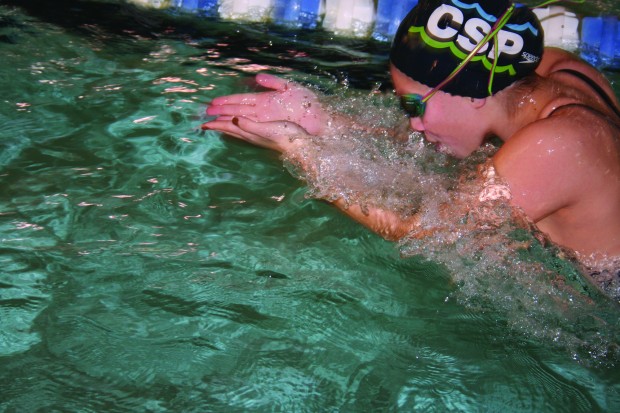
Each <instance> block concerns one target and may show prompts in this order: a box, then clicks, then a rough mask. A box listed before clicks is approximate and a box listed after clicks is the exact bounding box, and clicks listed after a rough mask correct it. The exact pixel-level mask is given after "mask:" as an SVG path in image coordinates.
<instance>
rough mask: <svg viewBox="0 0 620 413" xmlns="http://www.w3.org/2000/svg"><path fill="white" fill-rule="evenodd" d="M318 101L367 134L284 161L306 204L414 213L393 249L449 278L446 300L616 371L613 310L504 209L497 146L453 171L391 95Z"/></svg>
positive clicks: (348, 133) (568, 259) (339, 134)
mask: <svg viewBox="0 0 620 413" xmlns="http://www.w3.org/2000/svg"><path fill="white" fill-rule="evenodd" d="M321 101H322V102H323V104H324V105H325V107H327V108H328V110H333V111H335V112H339V113H345V114H346V115H348V116H351V117H353V118H355V119H357V120H358V121H359V124H363V125H371V128H370V130H371V131H372V132H369V130H368V129H367V128H359V129H356V128H347V129H346V130H343V129H338V128H331V130H330V131H329V132H328V133H326V134H325V135H323V136H318V137H312V138H310V139H308V138H305V139H308V142H307V143H306V144H305V145H303V149H301V150H299V151H298V152H296V153H292V154H288V155H287V156H285V159H284V160H285V163H286V165H287V166H288V168H289V170H290V171H291V173H292V174H293V175H295V176H296V177H298V178H300V179H302V180H304V181H306V182H307V184H308V187H309V190H308V196H309V197H314V198H318V199H325V200H328V201H333V200H335V199H338V198H342V199H344V200H345V203H346V205H353V204H358V205H360V206H361V207H362V209H365V208H368V207H369V206H372V207H377V208H382V209H387V210H390V211H395V212H397V213H398V214H400V215H401V216H402V217H403V218H407V217H411V216H413V215H416V216H417V217H418V222H419V229H420V231H416V233H415V234H411V236H408V237H405V238H404V239H403V240H401V241H400V243H399V247H400V251H401V253H402V255H404V256H412V255H421V256H423V257H425V258H427V259H429V260H432V261H434V262H437V263H441V264H443V265H444V266H445V267H446V268H447V269H448V270H449V272H450V274H451V277H452V280H453V282H454V283H455V285H456V286H457V288H456V289H455V292H454V294H453V295H452V296H450V297H447V299H454V300H457V301H458V302H460V303H462V304H463V305H466V306H468V307H471V308H475V309H479V310H480V311H486V310H492V311H494V312H498V313H499V314H502V317H503V319H502V320H500V322H502V323H505V324H507V325H509V326H510V327H511V331H515V332H520V333H523V334H524V336H526V337H528V338H534V337H535V338H538V339H543V340H545V341H548V342H549V343H551V344H552V345H558V346H561V347H564V348H566V349H568V351H570V353H571V355H572V356H573V357H574V358H575V359H578V360H582V359H586V360H588V362H592V361H594V362H600V361H602V360H605V362H609V361H610V360H612V361H611V362H612V363H613V362H615V360H616V358H618V352H617V346H618V345H617V337H618V333H619V332H620V330H619V328H618V327H619V326H618V322H617V308H616V307H615V305H614V303H613V302H611V301H610V300H609V299H608V298H607V297H604V296H603V295H602V294H601V292H600V291H599V290H598V289H597V288H596V287H595V286H594V285H593V284H591V283H590V282H589V281H587V280H586V278H584V277H582V276H581V273H580V266H579V265H578V264H577V262H576V260H574V258H573V257H572V256H571V255H570V254H567V253H566V252H565V251H562V250H561V249H559V248H557V247H556V246H554V245H553V244H552V243H549V241H548V240H547V239H546V238H545V237H544V235H543V234H541V233H539V232H538V231H537V230H536V228H535V227H534V225H532V224H531V223H530V222H529V221H528V220H527V218H526V217H525V216H524V214H522V213H521V212H520V211H519V210H517V209H516V208H514V207H511V206H510V205H509V203H508V199H509V197H510V194H509V193H507V186H506V185H504V184H503V183H502V182H501V179H500V178H499V177H497V176H495V175H494V174H493V169H492V166H491V163H490V156H491V155H492V154H493V153H494V152H495V151H496V149H497V148H496V147H495V146H494V145H491V144H487V145H485V146H483V147H482V148H480V149H479V150H478V151H477V152H476V153H475V154H473V155H472V156H471V157H470V158H468V159H467V160H466V161H459V162H456V161H455V160H453V159H451V158H449V157H447V156H446V155H445V154H442V153H438V152H437V151H435V150H434V149H433V148H431V147H430V146H429V145H428V144H427V143H425V141H424V139H423V136H422V135H421V134H419V133H410V132H407V122H406V118H404V117H403V115H402V113H400V111H399V110H398V109H397V108H398V105H397V104H396V101H395V98H393V97H392V96H386V95H385V94H378V93H374V92H371V93H370V94H368V93H361V92H354V91H351V90H347V89H346V88H344V90H343V91H341V92H337V93H332V94H330V95H325V96H322V97H321ZM395 137H400V138H396V139H395ZM300 160H301V161H300ZM300 165H312V168H311V170H310V169H309V168H305V169H304V168H303V167H301V166H300ZM491 195H494V196H491Z"/></svg>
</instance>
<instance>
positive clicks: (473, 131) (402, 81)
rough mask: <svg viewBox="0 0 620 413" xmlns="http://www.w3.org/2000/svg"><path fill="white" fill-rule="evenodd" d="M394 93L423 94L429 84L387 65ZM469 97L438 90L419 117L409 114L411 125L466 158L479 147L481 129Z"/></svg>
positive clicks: (439, 144)
mask: <svg viewBox="0 0 620 413" xmlns="http://www.w3.org/2000/svg"><path fill="white" fill-rule="evenodd" d="M390 72H391V74H392V81H393V83H394V88H395V89H396V94H397V95H398V96H401V95H404V94H419V95H422V96H423V95H424V94H425V93H427V92H428V91H429V90H431V88H430V87H428V86H426V85H423V84H422V83H420V82H416V81H415V80H413V79H411V78H410V77H408V76H407V75H405V74H404V73H402V72H401V71H400V70H398V69H396V68H395V67H394V66H393V65H390ZM473 109H474V105H473V104H472V102H471V99H470V98H466V97H462V96H452V95H450V94H448V93H444V92H442V91H439V92H437V93H436V94H435V95H433V97H431V98H430V99H429V100H428V101H427V102H426V110H425V111H424V114H423V115H422V116H420V117H411V118H410V119H409V125H410V126H411V129H413V130H415V131H418V132H423V133H424V136H425V137H426V140H427V141H429V142H432V143H433V144H435V145H436V146H437V148H438V150H440V151H442V152H446V153H448V154H450V155H452V156H454V157H457V158H465V157H467V156H468V155H470V154H471V153H472V152H474V151H475V150H476V149H478V148H479V147H480V145H481V144H482V142H483V141H484V133H482V132H481V131H480V128H479V126H478V125H479V124H480V119H476V116H475V115H476V113H475V112H474V111H473Z"/></svg>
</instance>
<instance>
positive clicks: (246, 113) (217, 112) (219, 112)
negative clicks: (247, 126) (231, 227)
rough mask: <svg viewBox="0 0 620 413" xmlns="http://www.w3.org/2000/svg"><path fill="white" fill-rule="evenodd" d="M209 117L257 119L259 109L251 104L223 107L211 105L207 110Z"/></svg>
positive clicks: (225, 105)
mask: <svg viewBox="0 0 620 413" xmlns="http://www.w3.org/2000/svg"><path fill="white" fill-rule="evenodd" d="M207 115H209V116H243V117H246V118H252V119H254V120H258V118H257V108H256V106H254V105H249V104H232V103H230V104H222V105H210V106H209V107H208V108H207Z"/></svg>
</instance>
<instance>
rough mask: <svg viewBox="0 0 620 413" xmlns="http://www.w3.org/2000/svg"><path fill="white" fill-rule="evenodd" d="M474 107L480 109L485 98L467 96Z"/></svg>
mask: <svg viewBox="0 0 620 413" xmlns="http://www.w3.org/2000/svg"><path fill="white" fill-rule="evenodd" d="M467 100H468V101H469V103H470V104H471V106H472V107H473V108H474V109H480V108H481V107H483V106H484V105H485V104H486V103H487V98H481V99H479V98H467Z"/></svg>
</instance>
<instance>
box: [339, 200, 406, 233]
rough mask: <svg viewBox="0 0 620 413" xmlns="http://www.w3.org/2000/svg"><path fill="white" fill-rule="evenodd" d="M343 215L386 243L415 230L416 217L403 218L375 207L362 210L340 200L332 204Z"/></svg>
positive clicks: (357, 206) (358, 206)
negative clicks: (383, 239)
mask: <svg viewBox="0 0 620 413" xmlns="http://www.w3.org/2000/svg"><path fill="white" fill-rule="evenodd" d="M333 204H334V205H335V206H337V207H338V208H339V209H340V210H342V211H343V212H344V213H345V214H347V215H348V216H350V217H351V218H353V219H354V220H356V221H357V222H359V223H360V224H362V225H364V226H366V227H367V228H369V229H370V230H372V231H373V232H375V233H377V234H378V235H380V236H381V237H383V238H385V239H387V240H388V241H398V240H400V239H402V238H404V237H406V236H408V235H409V234H410V233H411V232H412V231H413V230H415V229H416V227H417V223H418V219H417V216H415V215H413V216H411V217H407V218H404V217H402V216H400V215H399V214H397V213H395V212H393V211H388V210H384V209H380V208H375V207H368V208H365V209H362V207H361V206H360V205H346V203H345V201H344V200H343V199H342V198H339V199H337V200H336V201H334V202H333Z"/></svg>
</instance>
